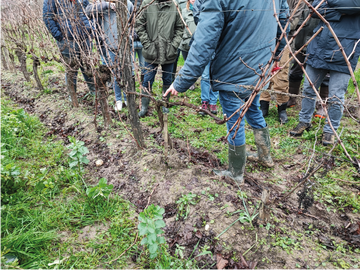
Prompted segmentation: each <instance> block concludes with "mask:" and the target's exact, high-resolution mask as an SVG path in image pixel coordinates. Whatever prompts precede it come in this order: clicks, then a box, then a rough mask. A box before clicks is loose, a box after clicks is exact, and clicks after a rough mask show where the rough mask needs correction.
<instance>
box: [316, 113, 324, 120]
mask: <svg viewBox="0 0 360 270" xmlns="http://www.w3.org/2000/svg"><path fill="white" fill-rule="evenodd" d="M314 117H317V118H321V119H325V118H326V117H325V116H322V115H320V114H315V115H314Z"/></svg>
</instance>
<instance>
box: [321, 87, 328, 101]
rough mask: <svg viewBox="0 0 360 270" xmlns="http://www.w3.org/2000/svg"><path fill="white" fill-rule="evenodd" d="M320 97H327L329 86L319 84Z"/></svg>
mask: <svg viewBox="0 0 360 270" xmlns="http://www.w3.org/2000/svg"><path fill="white" fill-rule="evenodd" d="M320 97H321V99H322V100H326V99H327V98H328V97H329V86H327V85H325V84H321V86H320Z"/></svg>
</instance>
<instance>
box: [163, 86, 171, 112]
mask: <svg viewBox="0 0 360 270" xmlns="http://www.w3.org/2000/svg"><path fill="white" fill-rule="evenodd" d="M169 87H170V85H163V89H162V92H163V94H165V92H166V91H167V90H168V89H169ZM163 99H164V100H166V101H169V100H170V94H169V95H167V97H166V98H164V97H163ZM162 111H163V113H166V114H167V113H169V112H170V111H169V109H168V108H166V107H165V106H163V107H162Z"/></svg>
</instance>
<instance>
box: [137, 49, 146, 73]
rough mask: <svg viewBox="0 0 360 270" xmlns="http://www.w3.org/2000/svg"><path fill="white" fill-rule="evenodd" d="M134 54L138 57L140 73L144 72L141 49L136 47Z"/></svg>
mask: <svg viewBox="0 0 360 270" xmlns="http://www.w3.org/2000/svg"><path fill="white" fill-rule="evenodd" d="M135 54H137V56H138V59H139V64H140V68H141V75H144V74H145V69H144V67H145V59H144V56H143V54H142V49H136V50H135Z"/></svg>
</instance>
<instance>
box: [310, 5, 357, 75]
mask: <svg viewBox="0 0 360 270" xmlns="http://www.w3.org/2000/svg"><path fill="white" fill-rule="evenodd" d="M319 2H320V1H319V0H316V1H314V3H313V6H316V5H317V4H319ZM319 11H320V13H321V14H322V15H325V19H326V20H328V21H329V23H330V25H331V27H332V28H333V29H334V32H335V34H336V35H337V36H338V38H339V40H340V42H341V45H342V46H343V47H344V51H345V53H346V55H347V57H349V56H350V54H351V53H352V52H354V53H353V54H352V55H351V56H350V59H349V60H350V63H351V66H352V68H353V70H354V69H355V67H356V64H357V62H358V59H359V55H360V44H358V45H357V47H356V48H355V44H356V42H357V41H358V40H359V39H360V0H327V4H323V5H322V6H321V9H320V10H319ZM314 16H316V15H314ZM316 17H317V16H316ZM321 26H323V27H324V29H323V31H322V32H321V33H320V34H319V35H318V36H317V37H315V39H314V40H313V41H311V42H310V44H309V46H308V49H307V53H308V54H309V58H308V60H307V64H309V65H310V66H312V67H314V68H318V69H326V70H334V71H338V72H342V73H347V74H350V72H349V69H348V67H347V65H346V62H345V60H344V57H343V55H342V53H341V52H340V50H339V46H338V45H337V43H336V41H335V39H334V37H333V35H332V34H331V32H330V30H329V29H328V28H327V27H326V25H325V24H324V23H323V22H321V23H320V24H319V26H318V27H317V28H315V30H314V32H316V31H317V30H318V29H319V28H320V27H321ZM354 49H355V51H354Z"/></svg>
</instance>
